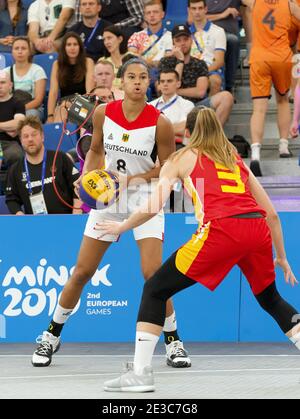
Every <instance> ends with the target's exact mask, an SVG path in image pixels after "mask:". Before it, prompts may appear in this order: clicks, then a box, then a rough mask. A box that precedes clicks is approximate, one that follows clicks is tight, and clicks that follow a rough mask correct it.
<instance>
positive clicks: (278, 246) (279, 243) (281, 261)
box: [249, 171, 298, 286]
mask: <svg viewBox="0 0 300 419" xmlns="http://www.w3.org/2000/svg"><path fill="white" fill-rule="evenodd" d="M249 183H250V190H251V193H252V195H253V196H254V198H255V200H256V202H257V203H258V205H259V206H260V207H262V208H263V209H264V210H265V211H266V213H267V218H266V221H267V224H268V226H269V227H270V230H271V236H272V240H273V244H274V247H275V252H276V259H275V265H276V264H277V265H279V266H280V267H281V268H282V270H283V272H284V278H285V281H286V282H287V283H291V285H292V286H294V285H295V284H297V283H298V281H297V280H296V278H295V276H294V274H293V272H292V269H291V267H290V265H289V263H288V260H287V258H286V253H285V248H284V240H283V234H282V228H281V223H280V219H279V216H278V214H277V212H276V210H275V208H274V206H273V204H272V202H271V200H270V198H269V197H268V195H267V193H266V192H265V190H264V189H263V187H262V186H261V184H260V183H259V182H258V180H257V179H256V177H255V176H254V175H253V174H252V173H251V171H249Z"/></svg>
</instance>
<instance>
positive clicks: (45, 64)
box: [33, 52, 57, 93]
mask: <svg viewBox="0 0 300 419" xmlns="http://www.w3.org/2000/svg"><path fill="white" fill-rule="evenodd" d="M56 59H57V53H56V52H53V53H50V54H37V55H34V56H33V62H34V63H35V64H38V65H40V66H41V67H42V68H43V69H44V70H45V73H46V75H47V85H46V92H47V93H48V92H49V89H50V79H51V70H52V66H53V63H54V61H55V60H56Z"/></svg>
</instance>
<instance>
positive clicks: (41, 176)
mask: <svg viewBox="0 0 300 419" xmlns="http://www.w3.org/2000/svg"><path fill="white" fill-rule="evenodd" d="M18 132H19V135H20V139H21V143H22V146H23V149H24V152H25V157H24V159H20V160H19V161H18V162H16V163H15V164H14V165H13V166H12V167H11V168H10V169H9V171H8V183H7V188H6V205H7V206H8V208H9V210H10V212H11V213H12V214H16V215H23V214H34V215H37V214H70V213H72V212H73V213H81V210H80V209H77V210H75V209H74V210H72V209H71V208H69V207H67V206H66V205H65V204H63V203H62V202H61V201H60V199H59V198H58V196H57V195H56V193H55V191H54V187H53V176H52V166H53V160H54V154H55V151H52V150H48V151H46V150H45V147H44V134H43V126H42V124H41V122H40V120H39V119H38V118H36V117H34V116H29V117H27V118H26V119H24V120H23V121H21V122H20V124H19V128H18ZM55 169H56V170H55V183H56V187H57V189H58V191H59V194H60V195H61V196H62V198H63V199H64V200H65V201H66V202H67V203H68V204H69V205H73V206H74V207H76V208H77V207H78V208H79V207H80V204H81V202H80V201H79V200H78V199H77V198H76V197H75V194H74V189H73V182H74V181H75V180H76V179H77V178H78V176H79V172H78V170H77V169H76V168H75V167H74V166H73V165H72V162H71V160H70V159H69V157H67V156H66V154H65V153H62V152H59V153H58V156H57V160H56V165H55Z"/></svg>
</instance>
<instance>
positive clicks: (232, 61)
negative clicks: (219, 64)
mask: <svg viewBox="0 0 300 419" xmlns="http://www.w3.org/2000/svg"><path fill="white" fill-rule="evenodd" d="M249 1H250V2H251V1H252V0H206V4H207V9H208V14H207V18H208V19H209V20H210V21H212V22H213V23H215V24H216V25H218V26H220V27H221V28H223V29H224V31H225V33H226V39H227V49H226V54H225V88H226V90H228V91H229V92H232V91H233V88H234V82H235V75H236V70H237V67H238V61H239V55H240V41H239V22H238V19H237V18H238V16H239V14H240V12H239V8H240V6H241V4H245V5H248V3H249Z"/></svg>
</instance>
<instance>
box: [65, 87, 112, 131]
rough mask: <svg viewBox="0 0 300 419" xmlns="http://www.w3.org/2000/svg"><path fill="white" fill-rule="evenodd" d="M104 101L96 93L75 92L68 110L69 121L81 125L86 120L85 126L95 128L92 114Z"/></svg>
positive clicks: (89, 128) (88, 128) (90, 128)
mask: <svg viewBox="0 0 300 419" xmlns="http://www.w3.org/2000/svg"><path fill="white" fill-rule="evenodd" d="M102 103H105V102H103V101H102V100H101V99H99V98H98V96H96V95H79V94H77V93H76V94H75V95H74V98H73V99H72V101H71V106H70V107H69V110H68V121H69V122H73V123H74V124H76V125H78V126H81V125H82V124H83V123H84V122H85V121H86V122H85V124H84V128H85V129H87V130H89V131H91V130H92V128H93V120H92V114H93V111H94V108H95V107H96V106H98V105H100V104H102Z"/></svg>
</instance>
